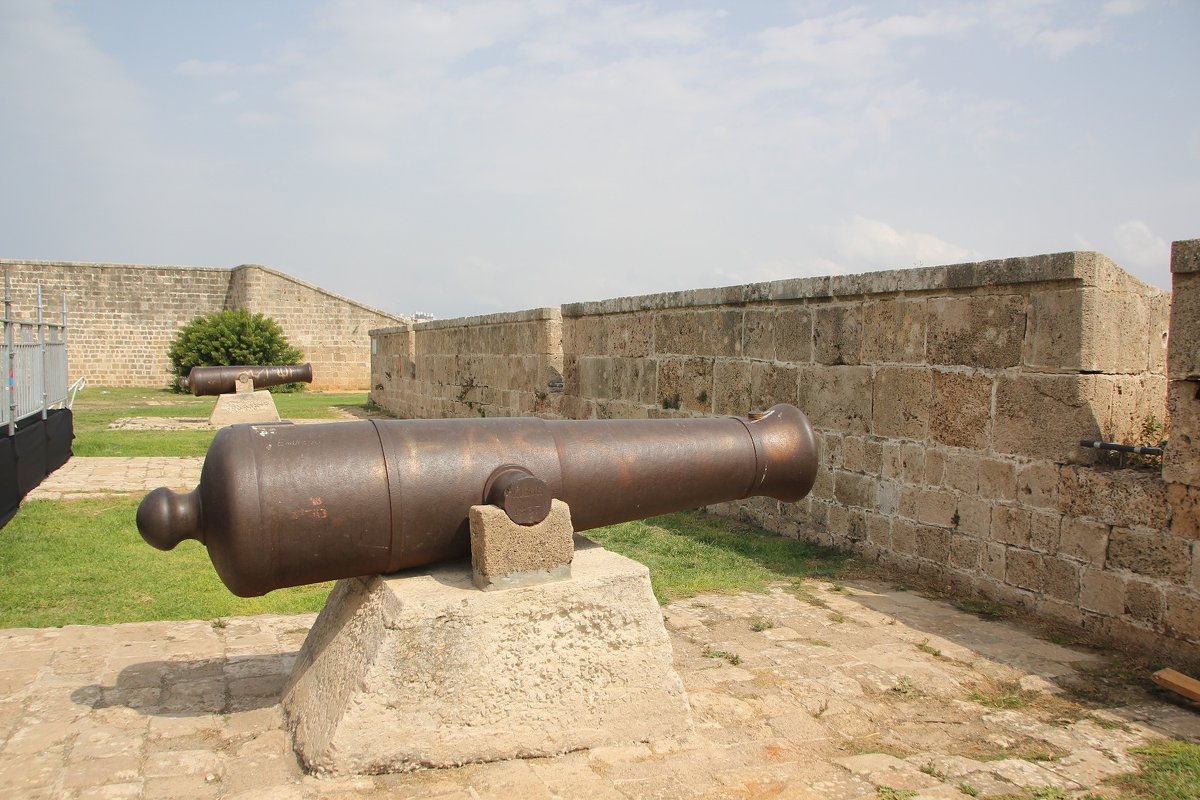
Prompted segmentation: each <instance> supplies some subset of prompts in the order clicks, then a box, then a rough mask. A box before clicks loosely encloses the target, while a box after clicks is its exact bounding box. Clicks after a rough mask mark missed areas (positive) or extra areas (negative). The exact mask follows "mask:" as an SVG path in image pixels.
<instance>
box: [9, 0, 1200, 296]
mask: <svg viewBox="0 0 1200 800" xmlns="http://www.w3.org/2000/svg"><path fill="white" fill-rule="evenodd" d="M1198 42H1200V2H1197V1H1196V0H1176V1H1175V2H1172V1H1171V0H1157V1H1156V0H1108V1H1107V2H1104V1H1103V0H1088V1H1084V0H1080V1H1078V2H1073V1H1071V0H1063V2H1052V1H1051V0H977V1H976V2H965V1H957V2H949V1H946V2H939V1H938V0H929V1H928V2H919V1H917V0H912V1H911V2H903V1H901V0H896V1H895V2H884V1H882V0H880V1H875V2H862V3H859V4H850V3H835V2H824V1H823V0H807V1H803V2H801V1H799V0H797V1H795V2H789V0H770V1H767V0H727V2H588V1H587V0H519V1H517V2H504V1H503V0H496V1H494V2H453V1H448V2H427V3H411V2H399V1H398V0H397V1H396V2H384V0H309V1H308V2H303V1H301V0H296V1H295V2H293V1H292V0H209V1H208V2H182V0H77V1H76V2H66V1H65V0H64V1H63V2H53V1H47V2H42V1H41V0H0V257H5V258H23V259H45V260H73V261H91V262H119V263H144V264H182V265H189V266H221V267H232V266H236V265H239V264H245V263H257V264H263V265H265V266H268V267H271V268H274V269H277V270H280V271H282V272H285V273H288V274H290V275H294V276H296V277H298V278H301V279H303V280H306V281H310V282H312V283H315V284H317V285H319V286H321V287H323V288H326V289H329V290H331V291H334V292H337V293H339V294H343V295H346V296H348V297H350V298H352V299H355V300H358V301H361V302H364V303H366V304H368V305H371V306H374V307H377V308H380V309H383V310H385V311H389V312H392V313H397V314H406V315H407V314H413V313H416V312H423V313H429V314H433V315H436V316H437V317H442V318H445V317H457V316H467V315H475V314H488V313H495V312H500V311H517V310H521V309H527V308H536V307H541V306H554V305H559V304H561V303H567V302H578V301H586V300H601V299H606V298H611V297H622V296H626V295H637V294H646V293H651V292H662V291H676V290H684V289H694V288H702V287H711V286H726V285H732V284H741V283H749V282H756V281H767V280H777V279H781V278H794V277H804V276H811V275H829V274H839V273H854V272H865V271H872V270H879V269H904V268H910V267H919V266H933V265H939V264H951V263H959V262H964V261H976V260H982V259H987V258H1004V257H1010V256H1021V255H1033V254H1036V253H1050V252H1061V251H1065V250H1099V251H1100V252H1103V253H1105V254H1106V255H1108V256H1109V257H1111V258H1112V259H1114V260H1115V261H1116V262H1117V263H1118V264H1120V265H1121V266H1122V267H1124V268H1125V269H1126V270H1128V271H1129V272H1130V273H1132V274H1133V275H1135V276H1136V277H1138V278H1140V279H1141V280H1144V281H1146V282H1147V283H1151V284H1154V285H1157V286H1160V287H1163V288H1169V287H1170V273H1169V251H1170V242H1171V241H1173V240H1177V239H1190V238H1197V237H1200V47H1197V43H1198Z"/></svg>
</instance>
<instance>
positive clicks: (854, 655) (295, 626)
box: [0, 582, 1200, 800]
mask: <svg viewBox="0 0 1200 800" xmlns="http://www.w3.org/2000/svg"><path fill="white" fill-rule="evenodd" d="M814 597H815V598H816V600H817V601H819V602H818V603H817V604H814V602H813V599H814ZM664 615H665V617H666V620H667V625H668V629H669V631H670V633H671V641H672V647H673V650H674V661H675V666H676V669H677V670H678V671H679V674H680V676H681V678H682V679H683V681H684V684H685V686H686V688H687V690H688V694H689V698H690V703H691V706H692V712H693V715H694V719H695V723H696V734H695V735H694V737H692V738H690V739H688V740H686V741H669V740H667V741H650V742H647V743H643V744H631V745H627V746H621V747H605V748H597V749H594V750H589V751H580V752H575V753H571V754H568V755H565V756H561V757H558V758H544V759H532V760H517V761H508V762H501V763H492V764H473V765H466V766H462V767H458V768H453V769H445V770H427V771H420V772H414V773H409V774H404V775H378V776H361V777H343V778H315V777H312V776H308V775H305V774H304V773H303V772H302V771H301V769H300V767H299V766H298V765H297V762H296V758H295V756H294V755H293V753H292V751H291V748H290V744H289V742H288V739H287V737H286V735H285V734H284V732H283V727H282V718H281V715H280V711H279V698H280V694H281V691H282V688H283V686H284V683H285V681H286V680H287V676H288V674H289V672H290V670H291V669H292V666H293V663H294V661H295V658H296V653H297V650H298V649H299V647H300V645H301V643H302V641H303V639H304V637H305V635H306V633H307V631H308V629H309V627H310V626H311V624H312V622H313V620H314V618H315V615H312V614H307V615H298V616H260V617H246V618H234V619H228V620H222V621H214V622H207V621H192V622H158V623H140V624H128V625H114V626H104V627H100V626H96V627H92V626H67V627H65V628H59V629H13V630H0V797H21V798H67V800H84V798H147V799H148V798H167V799H169V798H231V799H232V798H237V800H249V798H275V799H276V800H317V798H328V799H329V800H339V799H347V800H348V798H385V797H386V798H425V797H431V798H447V799H448V798H464V799H465V798H473V799H475V800H479V798H507V797H513V798H518V797H519V798H534V799H536V798H578V797H586V798H589V800H604V799H605V798H613V799H614V800H617V799H621V798H768V797H770V798H802V799H805V800H816V799H818V798H820V799H821V800H868V799H869V800H875V798H877V797H878V796H879V791H880V788H881V787H891V788H893V789H896V790H907V791H911V792H915V793H916V794H915V795H911V797H912V798H913V800H918V799H919V798H962V797H966V796H967V793H965V792H964V788H965V789H966V790H967V791H968V792H974V793H976V796H979V797H988V796H996V795H1001V794H1004V793H1012V792H1017V791H1020V790H1021V788H1022V787H1029V788H1033V787H1059V788H1061V789H1062V790H1063V791H1064V792H1065V793H1066V794H1067V796H1069V797H1082V795H1083V794H1084V793H1086V792H1093V793H1096V794H1097V796H1105V795H1106V794H1108V793H1109V790H1107V789H1106V788H1105V787H1104V786H1103V784H1100V781H1101V780H1103V778H1105V777H1107V776H1109V775H1112V774H1116V773H1119V772H1123V771H1131V770H1133V769H1134V768H1135V764H1134V761H1133V759H1132V758H1131V757H1130V755H1129V749H1130V748H1131V747H1134V746H1136V745H1138V744H1141V743H1144V742H1147V741H1149V740H1152V739H1155V738H1158V737H1162V736H1176V737H1182V738H1191V739H1193V740H1200V715H1198V714H1196V713H1195V712H1194V711H1193V710H1192V708H1191V707H1190V706H1187V705H1172V704H1169V703H1166V702H1163V701H1160V700H1158V699H1153V698H1150V697H1149V696H1145V697H1144V698H1142V699H1139V700H1138V702H1136V703H1132V704H1130V705H1127V706H1124V707H1119V708H1112V709H1099V708H1089V707H1086V706H1080V705H1077V704H1075V703H1073V702H1072V701H1070V700H1069V698H1067V697H1066V696H1065V695H1064V694H1063V686H1064V685H1065V682H1066V681H1067V680H1069V679H1071V678H1072V677H1073V676H1074V675H1075V674H1076V671H1077V670H1078V669H1079V668H1081V667H1085V666H1090V667H1092V668H1095V667H1096V666H1097V665H1099V664H1101V663H1102V662H1101V661H1100V659H1099V657H1098V656H1096V655H1094V654H1092V653H1089V652H1085V651H1082V650H1077V649H1073V648H1069V647H1062V646H1059V645H1056V644H1053V643H1051V642H1048V641H1044V640H1042V639H1039V638H1036V637H1035V636H1034V635H1032V634H1031V633H1029V632H1028V631H1025V630H1023V629H1021V628H1019V627H1017V626H1015V625H1013V624H1009V623H1006V622H994V621H992V622H983V621H980V620H979V619H977V618H975V617H973V616H970V615H967V614H964V613H962V612H960V611H958V610H957V609H955V608H954V607H953V606H951V605H949V604H947V603H944V602H940V601H935V600H929V599H926V598H924V597H921V596H918V595H916V594H913V593H910V592H905V591H897V590H894V589H891V588H890V587H888V586H885V585H882V584H872V583H861V584H856V585H854V586H852V587H851V588H850V589H849V593H847V592H846V591H845V590H843V589H842V587H836V586H831V585H829V584H823V583H818V582H810V583H809V584H808V586H807V591H806V592H799V593H797V592H792V591H788V590H787V587H784V586H780V587H776V588H775V589H773V590H772V591H770V592H769V593H766V594H741V595H705V596H701V597H697V598H694V599H690V600H684V601H678V602H675V603H672V604H671V605H669V606H667V607H665V608H664ZM1025 684H1028V685H1032V686H1035V687H1038V688H1036V689H1032V690H1029V691H1028V692H1027V693H1026V694H1024V695H1022V697H1023V698H1025V701H1024V702H1023V703H1022V704H1021V705H1020V707H1017V708H1009V709H1004V710H996V709H992V708H988V707H986V706H984V705H981V704H980V703H979V702H978V701H977V699H973V698H978V697H979V696H980V694H981V693H982V694H986V693H987V692H989V691H992V689H994V688H995V687H997V686H1003V687H1008V690H1010V691H1011V690H1014V689H1013V687H1018V686H1021V685H1025ZM379 735H381V736H386V735H388V733H387V731H380V732H379ZM906 796H909V795H906Z"/></svg>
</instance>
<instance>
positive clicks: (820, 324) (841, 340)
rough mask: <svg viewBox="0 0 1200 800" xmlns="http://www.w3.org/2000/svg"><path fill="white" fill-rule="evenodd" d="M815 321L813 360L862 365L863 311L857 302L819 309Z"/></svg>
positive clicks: (837, 364) (832, 363)
mask: <svg viewBox="0 0 1200 800" xmlns="http://www.w3.org/2000/svg"><path fill="white" fill-rule="evenodd" d="M815 313H816V316H815V319H814V322H813V329H812V330H813V361H815V362H816V363H818V364H828V365H831V366H842V365H854V364H859V363H861V362H860V354H861V352H862V312H861V307H860V306H858V305H831V306H819V307H817V308H816V312H815Z"/></svg>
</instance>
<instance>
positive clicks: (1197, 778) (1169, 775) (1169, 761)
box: [1106, 739, 1200, 800]
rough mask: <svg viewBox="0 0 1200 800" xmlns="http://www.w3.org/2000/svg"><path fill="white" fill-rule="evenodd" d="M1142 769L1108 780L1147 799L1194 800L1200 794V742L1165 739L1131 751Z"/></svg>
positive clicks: (1134, 794)
mask: <svg viewBox="0 0 1200 800" xmlns="http://www.w3.org/2000/svg"><path fill="white" fill-rule="evenodd" d="M1129 752H1130V753H1131V754H1132V755H1133V756H1134V758H1136V759H1137V760H1138V766H1139V767H1140V769H1139V770H1138V772H1136V773H1134V774H1133V775H1118V776H1117V777H1115V778H1111V779H1109V780H1108V781H1106V783H1110V784H1112V785H1114V786H1117V787H1119V788H1121V789H1122V790H1124V791H1126V792H1130V793H1131V794H1132V795H1133V796H1134V797H1138V798H1147V800H1193V799H1194V798H1197V797H1200V744H1195V743H1193V742H1184V741H1179V740H1175V739H1166V740H1162V741H1158V742H1152V743H1150V744H1147V745H1143V746H1141V747H1134V748H1131V749H1130V751H1129Z"/></svg>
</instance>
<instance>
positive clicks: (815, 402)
mask: <svg viewBox="0 0 1200 800" xmlns="http://www.w3.org/2000/svg"><path fill="white" fill-rule="evenodd" d="M797 405H798V406H799V407H800V408H801V409H802V410H803V411H804V412H805V413H806V414H807V415H808V418H809V420H811V421H812V424H813V426H814V427H818V428H824V429H826V430H834V431H840V432H843V433H867V432H868V428H869V427H870V422H871V369H870V367H823V366H813V367H802V368H801V369H800V381H799V398H798V403H797Z"/></svg>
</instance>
